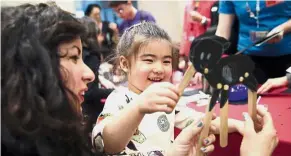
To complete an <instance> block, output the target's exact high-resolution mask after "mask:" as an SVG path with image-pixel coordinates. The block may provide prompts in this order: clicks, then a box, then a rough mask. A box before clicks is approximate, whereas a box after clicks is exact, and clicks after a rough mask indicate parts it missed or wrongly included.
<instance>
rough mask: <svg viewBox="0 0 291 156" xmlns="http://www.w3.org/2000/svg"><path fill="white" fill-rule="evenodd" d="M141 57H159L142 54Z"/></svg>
mask: <svg viewBox="0 0 291 156" xmlns="http://www.w3.org/2000/svg"><path fill="white" fill-rule="evenodd" d="M140 57H157V56H156V55H154V54H142V55H141V56H140Z"/></svg>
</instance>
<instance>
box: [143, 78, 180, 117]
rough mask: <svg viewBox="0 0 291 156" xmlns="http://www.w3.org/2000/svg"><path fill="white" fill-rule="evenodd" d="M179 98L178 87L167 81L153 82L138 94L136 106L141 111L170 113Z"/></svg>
mask: <svg viewBox="0 0 291 156" xmlns="http://www.w3.org/2000/svg"><path fill="white" fill-rule="evenodd" d="M178 100H179V91H178V88H177V87H175V86H174V85H173V84H171V83H169V82H159V83H153V84H152V85H150V86H149V87H148V88H147V89H146V90H144V91H143V92H142V93H141V94H140V96H139V101H142V102H141V103H140V104H139V105H138V107H139V111H140V112H141V113H144V114H146V113H155V112H166V113H171V112H172V111H173V110H174V108H175V106H176V104H177V103H178Z"/></svg>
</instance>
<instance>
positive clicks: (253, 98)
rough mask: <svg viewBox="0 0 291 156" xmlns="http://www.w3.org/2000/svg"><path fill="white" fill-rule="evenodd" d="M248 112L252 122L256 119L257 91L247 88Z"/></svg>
mask: <svg viewBox="0 0 291 156" xmlns="http://www.w3.org/2000/svg"><path fill="white" fill-rule="evenodd" d="M248 113H249V115H250V117H251V118H252V119H253V121H254V123H255V122H256V121H257V92H253V91H252V90H250V89H248Z"/></svg>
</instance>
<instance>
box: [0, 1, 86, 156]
mask: <svg viewBox="0 0 291 156" xmlns="http://www.w3.org/2000/svg"><path fill="white" fill-rule="evenodd" d="M1 26H2V28H1V52H2V57H1V61H2V67H1V74H2V76H1V83H2V86H1V89H2V93H1V102H2V104H1V113H2V118H1V121H2V123H1V125H2V127H4V128H5V129H6V130H7V131H6V130H5V131H4V132H5V134H3V133H4V132H3V133H2V136H3V135H5V137H4V138H3V137H2V144H3V142H4V144H6V146H7V148H12V149H17V148H18V147H19V148H18V150H20V151H25V150H27V149H31V148H32V147H33V148H36V151H38V152H39V153H41V152H42V151H43V150H44V149H49V150H50V151H49V152H50V154H49V155H84V152H85V151H89V150H88V149H89V147H88V144H87V143H86V139H87V136H84V135H85V134H84V133H83V128H84V124H83V123H82V116H81V114H80V112H79V111H78V110H77V109H76V106H75V105H74V100H72V98H69V97H74V95H73V94H72V92H71V91H69V89H68V88H66V87H65V85H64V83H63V82H64V80H63V79H62V76H61V72H62V68H61V66H60V57H63V56H60V55H59V52H58V46H59V45H60V44H61V43H67V42H70V41H72V40H74V39H76V38H78V37H79V36H81V34H82V33H83V32H84V27H83V26H82V24H81V23H80V22H78V21H77V20H76V19H75V18H74V17H73V16H72V14H70V13H69V12H66V11H63V10H62V9H60V8H59V7H57V6H55V5H54V4H43V3H40V4H38V5H31V4H25V5H21V6H17V7H9V8H2V9H1ZM19 142H25V143H24V144H25V146H20V145H19ZM30 145H31V146H32V147H29V146H30ZM25 147H27V148H25ZM12 152H14V151H12ZM15 152H17V150H15ZM26 152H27V151H26ZM28 152H31V151H28ZM34 152H35V151H34Z"/></svg>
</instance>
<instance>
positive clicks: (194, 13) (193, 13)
mask: <svg viewBox="0 0 291 156" xmlns="http://www.w3.org/2000/svg"><path fill="white" fill-rule="evenodd" d="M190 16H191V17H192V20H193V21H196V22H201V20H202V18H203V16H202V15H201V14H200V13H199V12H197V11H191V12H190Z"/></svg>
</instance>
